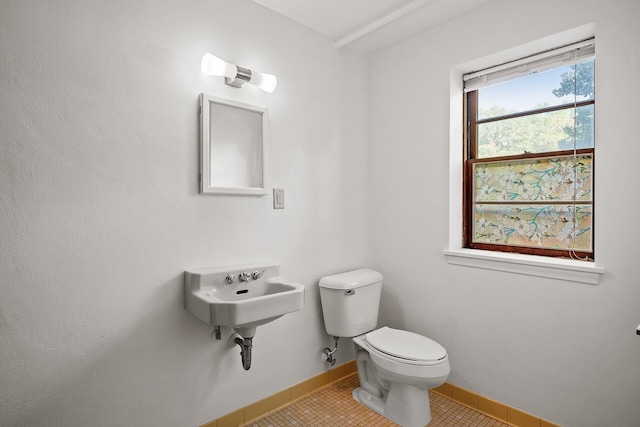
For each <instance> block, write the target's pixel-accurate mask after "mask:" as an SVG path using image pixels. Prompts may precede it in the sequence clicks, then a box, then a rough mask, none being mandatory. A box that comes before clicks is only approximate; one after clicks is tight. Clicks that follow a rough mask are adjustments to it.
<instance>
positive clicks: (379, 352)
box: [353, 326, 451, 427]
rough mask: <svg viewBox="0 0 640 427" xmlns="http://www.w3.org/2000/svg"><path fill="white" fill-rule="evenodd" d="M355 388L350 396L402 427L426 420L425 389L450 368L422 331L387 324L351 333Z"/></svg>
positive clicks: (443, 354) (419, 425)
mask: <svg viewBox="0 0 640 427" xmlns="http://www.w3.org/2000/svg"><path fill="white" fill-rule="evenodd" d="M353 342H354V344H355V347H356V366H357V369H358V379H359V380H360V387H358V388H356V389H355V390H354V391H353V397H354V399H356V400H357V401H358V402H360V403H361V404H363V405H364V406H366V407H368V408H369V409H372V410H374V411H376V412H378V413H379V414H381V415H383V416H385V417H386V418H388V419H390V420H391V421H393V422H395V423H397V424H400V425H401V426H403V427H424V426H425V425H427V424H428V423H429V421H431V409H430V405H429V395H428V392H427V391H426V390H427V389H430V388H434V387H438V386H440V385H442V384H443V383H444V382H445V381H446V379H447V377H448V375H449V372H450V370H451V368H450V365H449V358H448V356H447V352H446V350H445V349H444V347H442V346H441V345H440V344H438V343H437V342H435V341H433V340H432V339H430V338H427V337H425V336H422V335H419V334H416V333H413V332H409V331H404V330H399V329H392V328H389V327H386V326H385V327H382V328H380V329H376V330H374V331H372V332H369V333H366V334H363V335H360V336H357V337H354V338H353Z"/></svg>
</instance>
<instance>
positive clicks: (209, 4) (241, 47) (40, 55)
mask: <svg viewBox="0 0 640 427" xmlns="http://www.w3.org/2000/svg"><path fill="white" fill-rule="evenodd" d="M206 51H210V52H212V53H214V54H216V55H218V56H220V57H222V58H225V59H226V60H228V61H230V62H234V63H237V64H240V65H243V66H246V67H249V68H254V69H258V70H261V71H265V72H273V73H275V74H277V76H278V78H279V86H278V88H277V90H276V91H275V92H274V93H273V94H265V93H263V92H261V91H259V90H258V89H256V88H255V87H245V88H242V89H234V88H231V87H229V86H225V85H224V83H223V79H219V78H218V79H216V78H211V77H207V76H204V75H202V74H201V72H200V60H201V58H202V54H203V53H204V52H206ZM0 58H1V59H0V94H1V95H0V197H1V202H0V218H1V222H0V250H1V252H2V256H1V257H0V277H1V280H0V295H1V297H0V361H1V362H0V384H1V385H0V424H1V425H3V426H21V427H23V426H44V425H47V426H65V427H74V426H89V425H91V426H145V425H154V426H196V425H200V424H202V423H205V422H208V421H210V420H212V419H214V418H217V417H219V416H221V415H223V414H225V413H227V412H230V411H232V410H235V409H236V408H238V407H242V406H244V405H246V404H248V403H251V402H254V401H257V400H259V399H261V398H263V397H266V396H268V395H270V394H273V393H275V392H278V391H280V390H282V389H284V388H286V387H289V386H291V385H293V384H295V383H297V382H299V381H302V380H305V379H307V378H310V377H311V376H313V375H316V374H318V373H320V372H323V370H325V369H326V367H325V364H324V363H323V362H322V361H321V360H320V355H321V351H322V348H323V347H325V346H327V345H329V344H331V343H332V340H331V339H330V337H328V336H327V335H326V334H325V332H324V327H323V324H322V315H321V311H320V303H319V295H318V289H317V282H318V279H319V278H320V277H321V276H323V275H325V274H331V273H335V272H339V271H344V270H346V269H350V268H355V267H360V266H365V265H371V261H372V257H371V254H372V250H371V249H370V246H371V245H370V238H369V230H370V221H369V219H368V218H369V211H368V209H367V207H368V204H369V194H368V189H369V186H368V179H369V170H368V161H367V159H368V156H369V152H368V140H369V136H368V125H369V119H368V104H369V99H368V98H369V65H368V60H367V59H366V58H365V57H361V56H359V55H357V54H354V53H349V52H348V51H336V50H335V49H334V48H333V45H332V43H331V42H330V41H329V40H327V39H325V38H323V37H321V36H320V35H318V34H316V33H313V32H311V31H310V30H306V29H303V28H302V27H300V26H298V25H296V24H294V23H292V22H290V21H288V20H286V19H284V18H282V17H281V16H279V15H276V14H274V13H272V12H269V11H267V10H266V9H263V8H262V7H260V6H258V5H256V4H255V3H253V2H251V1H249V0H234V1H223V0H194V1H189V2H185V1H180V0H162V1H158V0H153V1H151V0H140V1H130V0H114V1H106V2H105V1H97V0H89V1H88V0H82V1H72V0H67V1H45V0H39V1H35V0H34V1H23V2H18V1H5V0H0ZM201 92H204V93H208V94H211V95H216V96H220V97H226V98H231V99H235V100H238V101H241V102H247V103H254V104H259V105H263V106H265V107H267V108H268V109H269V113H270V124H269V125H270V135H271V139H270V141H269V143H270V147H269V148H270V150H269V157H268V158H267V162H268V165H269V167H270V172H271V173H270V177H269V178H270V183H271V186H270V187H282V188H284V189H285V192H286V194H285V200H286V209H285V210H277V211H276V210H273V209H272V200H271V196H269V197H229V196H202V195H199V194H198V192H197V189H198V183H197V172H198V166H197V162H198V95H199V94H200V93H201ZM263 260H274V261H277V262H279V263H281V272H282V275H283V276H284V277H286V278H287V279H289V280H293V281H297V282H300V283H303V284H304V285H306V286H307V292H306V307H305V309H304V310H303V311H301V312H297V313H294V314H290V315H286V316H284V317H282V318H281V319H278V320H277V321H275V322H273V323H271V324H269V325H265V326H262V327H259V328H258V331H257V335H256V337H255V339H254V351H253V363H252V368H251V370H250V371H248V372H245V371H244V370H242V366H241V363H240V356H239V350H238V348H237V346H234V345H232V344H230V343H229V342H228V341H227V338H228V335H229V331H224V339H225V341H223V342H212V341H211V340H210V336H209V335H210V332H211V329H210V327H209V326H207V325H205V324H204V323H202V322H200V321H199V320H197V319H196V318H195V317H193V316H191V315H190V314H189V313H187V312H186V311H185V310H184V309H183V306H182V304H183V297H182V286H183V272H184V270H185V269H190V268H197V267H207V266H220V265H229V264H238V263H250V262H254V261H263ZM351 357H353V353H352V352H351V353H350V352H349V351H348V347H347V348H346V349H345V350H343V351H341V354H340V360H339V362H340V363H342V362H344V361H346V360H348V359H350V358H351Z"/></svg>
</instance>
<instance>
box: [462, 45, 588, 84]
mask: <svg viewBox="0 0 640 427" xmlns="http://www.w3.org/2000/svg"><path fill="white" fill-rule="evenodd" d="M595 54H596V46H595V39H589V40H585V41H582V42H579V43H574V44H572V45H568V46H564V47H561V48H557V49H553V50H549V51H546V52H541V53H537V54H535V55H531V56H528V57H526V58H522V59H518V60H515V61H511V62H507V63H505V64H501V65H497V66H495V67H491V68H487V69H485V70H480V71H476V72H473V73H469V74H465V75H464V76H463V79H464V91H465V92H469V91H472V90H476V89H480V88H482V87H486V86H491V85H494V84H498V83H502V82H505V81H507V80H514V79H517V78H519V77H524V76H528V75H530V74H534V73H539V72H542V71H546V70H550V69H552V68H557V67H562V66H566V65H572V64H575V63H578V62H583V61H588V60H590V59H593V58H594V57H595Z"/></svg>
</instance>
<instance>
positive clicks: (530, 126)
mask: <svg viewBox="0 0 640 427" xmlns="http://www.w3.org/2000/svg"><path fill="white" fill-rule="evenodd" d="M594 58H595V44H594V40H588V41H585V42H581V43H578V44H575V45H572V46H565V47H563V48H559V49H556V50H553V51H549V52H544V53H541V54H538V55H534V56H531V57H528V58H523V59H521V60H518V61H514V62H511V63H508V64H503V65H500V66H497V67H493V68H491V69H487V70H483V71H479V72H476V73H472V74H468V75H465V76H464V80H465V92H466V97H465V112H466V115H465V123H466V126H465V150H464V151H465V167H464V180H463V182H464V200H463V209H464V221H463V226H464V230H463V231H464V233H463V234H464V239H465V242H464V243H465V247H467V248H471V249H484V250H494V251H505V252H518V253H523V254H535V255H544V256H554V257H568V258H579V259H589V260H593V257H594V245H593V215H594V198H593V176H594V155H595V148H594V147H595V141H594V119H595V85H594V71H595V59H594Z"/></svg>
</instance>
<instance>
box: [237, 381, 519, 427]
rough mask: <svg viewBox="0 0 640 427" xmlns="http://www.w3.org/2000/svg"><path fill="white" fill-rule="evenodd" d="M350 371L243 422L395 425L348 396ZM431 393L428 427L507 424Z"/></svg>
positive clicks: (260, 426)
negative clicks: (340, 378)
mask: <svg viewBox="0 0 640 427" xmlns="http://www.w3.org/2000/svg"><path fill="white" fill-rule="evenodd" d="M358 385H359V383H358V375H357V374H353V375H350V376H348V377H345V378H344V379H343V380H340V381H337V382H335V383H333V384H330V385H328V386H326V387H324V388H321V389H320V390H317V391H315V392H313V393H311V394H310V395H308V396H306V397H304V398H302V399H300V400H297V401H295V402H293V403H291V404H289V405H287V406H285V407H283V408H281V409H279V410H277V411H275V412H273V413H271V414H270V415H267V416H265V417H263V418H260V419H258V420H256V421H253V422H250V423H248V424H246V427H281V426H297V427H309V426H330V427H342V426H347V427H348V426H353V427H356V426H357V427H394V426H397V424H395V423H393V422H391V421H389V420H387V419H386V418H384V417H383V416H381V415H379V414H378V413H376V412H374V411H372V410H370V409H368V408H365V407H364V406H362V405H361V404H359V403H358V402H356V401H355V400H354V399H353V397H352V396H351V391H352V390H353V389H355V388H356V387H358ZM429 395H430V397H431V416H432V419H431V422H430V423H429V427H445V426H447V427H509V425H508V424H505V423H503V422H500V421H498V420H495V419H493V418H491V417H488V416H486V415H483V414H481V413H480V412H477V411H474V410H473V409H469V408H467V407H466V406H463V405H460V404H458V403H456V402H454V401H452V400H449V399H447V398H445V397H443V396H440V395H439V394H436V393H432V392H430V393H429Z"/></svg>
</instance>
